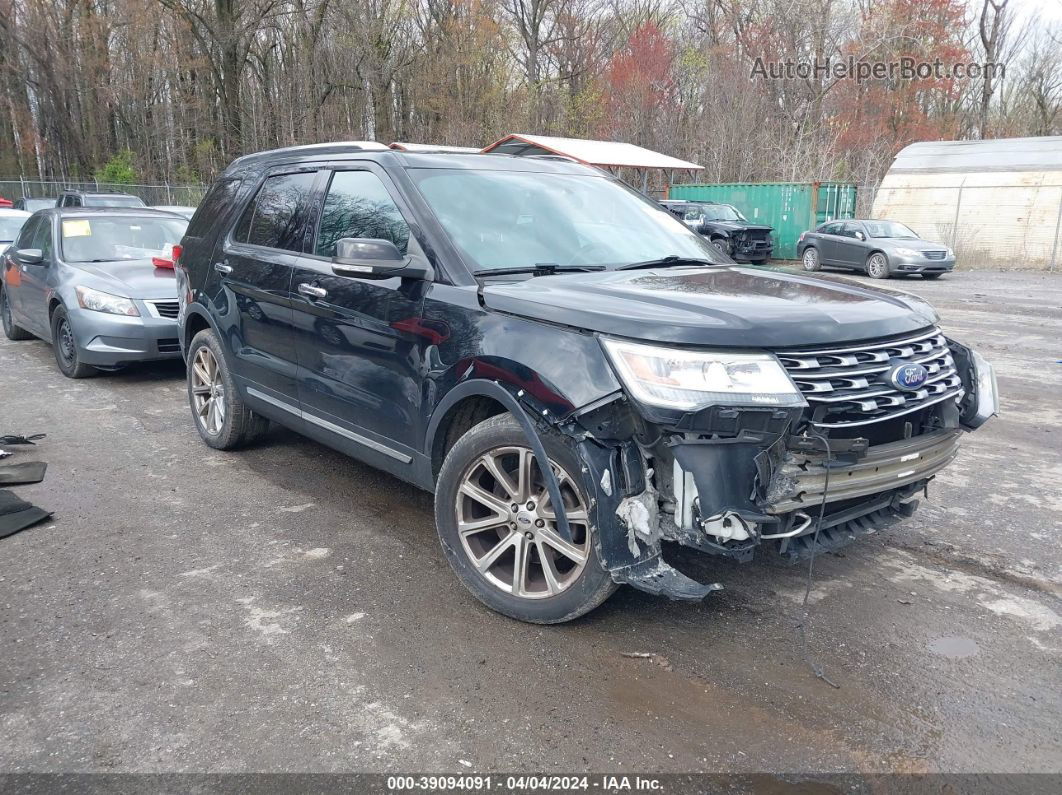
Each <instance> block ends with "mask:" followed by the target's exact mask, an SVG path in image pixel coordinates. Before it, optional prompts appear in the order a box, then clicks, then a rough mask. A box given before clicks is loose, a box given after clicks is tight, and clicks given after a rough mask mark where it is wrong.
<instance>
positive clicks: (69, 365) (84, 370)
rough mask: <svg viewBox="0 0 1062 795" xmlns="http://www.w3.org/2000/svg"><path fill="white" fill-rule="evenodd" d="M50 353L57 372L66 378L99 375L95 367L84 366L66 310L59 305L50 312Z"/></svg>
mask: <svg viewBox="0 0 1062 795" xmlns="http://www.w3.org/2000/svg"><path fill="white" fill-rule="evenodd" d="M52 352H53V353H54V354H55V363H56V364H58V365H59V372H61V373H62V374H63V375H65V376H66V377H67V378H88V377H89V376H93V375H96V374H97V373H99V370H97V369H96V368H95V367H93V366H92V365H89V364H84V363H83V362H82V361H81V358H80V356H79V354H78V351H77V337H75V336H74V329H73V328H72V327H71V325H70V318H69V317H68V316H67V314H66V309H65V308H64V307H63V306H62V305H60V306H57V307H56V308H55V311H54V312H52Z"/></svg>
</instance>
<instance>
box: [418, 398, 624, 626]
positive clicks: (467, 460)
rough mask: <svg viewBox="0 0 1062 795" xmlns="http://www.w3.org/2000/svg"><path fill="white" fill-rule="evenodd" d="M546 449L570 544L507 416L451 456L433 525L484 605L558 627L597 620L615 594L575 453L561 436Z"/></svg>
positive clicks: (464, 440)
mask: <svg viewBox="0 0 1062 795" xmlns="http://www.w3.org/2000/svg"><path fill="white" fill-rule="evenodd" d="M542 441H543V444H544V446H545V448H546V453H547V455H548V456H549V459H550V465H551V466H552V467H553V472H554V475H555V476H556V478H557V481H558V484H559V485H560V489H561V495H562V497H563V500H564V511H565V515H566V516H567V518H568V524H569V528H570V529H571V532H572V540H571V541H566V540H564V539H563V538H561V536H560V534H559V532H558V530H557V523H556V517H557V515H556V511H555V510H554V508H553V505H552V501H551V500H550V497H549V493H548V492H547V491H546V487H545V482H544V480H543V478H542V472H541V470H540V469H539V466H538V462H537V461H536V460H535V457H534V455H533V454H532V452H531V450H530V448H529V447H528V444H527V441H526V439H525V437H524V433H523V430H522V429H521V428H520V425H519V424H518V423H517V422H516V420H515V419H513V417H512V416H511V415H508V414H502V415H499V416H496V417H491V418H490V419H488V420H485V421H483V422H481V423H479V424H478V425H476V426H475V427H473V428H472V429H471V430H470V431H468V432H467V433H466V434H465V435H464V436H462V437H461V438H460V439H459V440H458V441H457V443H456V444H455V445H454V446H453V448H452V449H451V450H450V452H449V453H448V454H447V456H446V460H445V461H444V462H443V465H442V469H441V470H440V472H439V481H438V485H437V488H436V491H435V524H436V528H437V529H438V532H439V540H440V541H441V543H442V547H443V551H444V552H445V553H446V557H447V559H448V560H449V562H450V565H451V567H452V568H453V570H454V572H455V573H456V574H457V576H458V577H459V578H460V580H461V582H463V583H464V585H465V587H467V588H468V589H469V590H470V591H471V592H472V594H473V595H474V596H475V597H476V598H477V599H479V600H480V601H481V602H483V603H484V604H486V605H487V606H488V607H490V608H492V609H494V610H497V611H498V612H499V613H503V614H504V615H507V616H509V617H511V618H515V619H518V620H520V621H528V622H531V623H535V624H555V623H560V622H562V621H570V620H572V619H573V618H576V617H578V616H581V615H583V614H584V613H587V612H589V611H590V610H593V609H594V608H595V607H597V606H598V605H599V604H601V603H602V602H603V601H605V599H607V598H608V597H609V595H610V594H612V592H613V591H615V589H616V584H615V583H614V582H613V581H612V578H611V577H610V576H609V574H608V572H607V571H605V569H604V567H603V566H602V565H601V562H600V558H599V557H598V554H597V550H596V548H595V544H594V538H593V533H594V529H593V527H592V526H591V523H590V513H589V508H588V506H589V500H588V499H587V496H586V492H585V490H584V488H583V486H582V483H581V479H580V477H579V472H580V467H579V464H578V459H577V457H576V455H575V452H574V451H573V450H572V449H571V447H570V446H569V443H568V442H567V440H566V438H564V437H561V436H559V435H555V434H545V435H544V436H543V439H542Z"/></svg>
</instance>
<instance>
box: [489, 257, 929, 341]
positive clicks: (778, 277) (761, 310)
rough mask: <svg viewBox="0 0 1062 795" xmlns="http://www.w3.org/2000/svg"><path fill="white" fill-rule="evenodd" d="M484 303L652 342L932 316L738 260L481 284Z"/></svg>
mask: <svg viewBox="0 0 1062 795" xmlns="http://www.w3.org/2000/svg"><path fill="white" fill-rule="evenodd" d="M482 294H483V300H484V303H485V305H486V306H487V307H488V308H490V309H495V310H498V311H500V312H507V313H510V314H513V315H519V316H521V317H527V318H531V319H534V320H541V321H546V322H550V323H559V324H563V325H567V326H574V327H576V328H581V329H587V330H589V331H597V332H601V333H603V334H612V335H616V336H619V337H628V338H631V339H637V340H646V341H650V342H659V343H672V344H681V345H710V346H717V347H728V348H750V347H751V348H786V347H789V348H792V347H803V346H810V345H829V344H834V343H845V342H855V341H859V340H866V339H872V338H875V337H886V336H890V335H893V334H906V333H909V332H914V331H918V330H920V329H923V328H925V327H926V326H929V325H932V324H934V323H935V322H936V321H937V317H936V314H935V313H934V311H933V309H932V308H931V307H930V306H929V305H928V304H926V303H925V302H924V301H922V300H921V299H919V298H916V297H915V296H912V295H908V294H907V293H902V292H900V291H898V290H886V289H881V288H867V287H861V286H860V285H858V284H857V283H855V282H852V281H848V280H846V279H842V278H836V277H811V276H800V275H796V274H791V273H786V272H784V271H778V270H752V269H749V268H738V267H708V268H705V267H691V268H657V269H652V270H634V271H603V272H595V273H576V274H563V275H554V276H542V277H534V278H530V279H527V280H525V281H522V282H517V283H510V284H490V285H487V286H486V287H484V288H483V290H482Z"/></svg>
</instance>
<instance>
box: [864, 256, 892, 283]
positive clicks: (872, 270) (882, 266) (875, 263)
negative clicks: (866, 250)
mask: <svg viewBox="0 0 1062 795" xmlns="http://www.w3.org/2000/svg"><path fill="white" fill-rule="evenodd" d="M889 275H890V274H889V261H888V260H887V259H886V258H885V255H884V254H882V253H881V252H880V251H879V252H875V253H874V254H871V255H870V256H869V257H867V276H869V277H870V278H871V279H888V278H889Z"/></svg>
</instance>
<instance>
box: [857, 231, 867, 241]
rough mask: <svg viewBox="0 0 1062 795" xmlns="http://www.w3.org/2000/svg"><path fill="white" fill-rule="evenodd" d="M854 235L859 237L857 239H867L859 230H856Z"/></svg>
mask: <svg viewBox="0 0 1062 795" xmlns="http://www.w3.org/2000/svg"><path fill="white" fill-rule="evenodd" d="M855 236H856V238H857V239H859V240H866V239H867V236H866V235H864V234H863V233H862V232H859V231H857V232H856V233H855Z"/></svg>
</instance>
